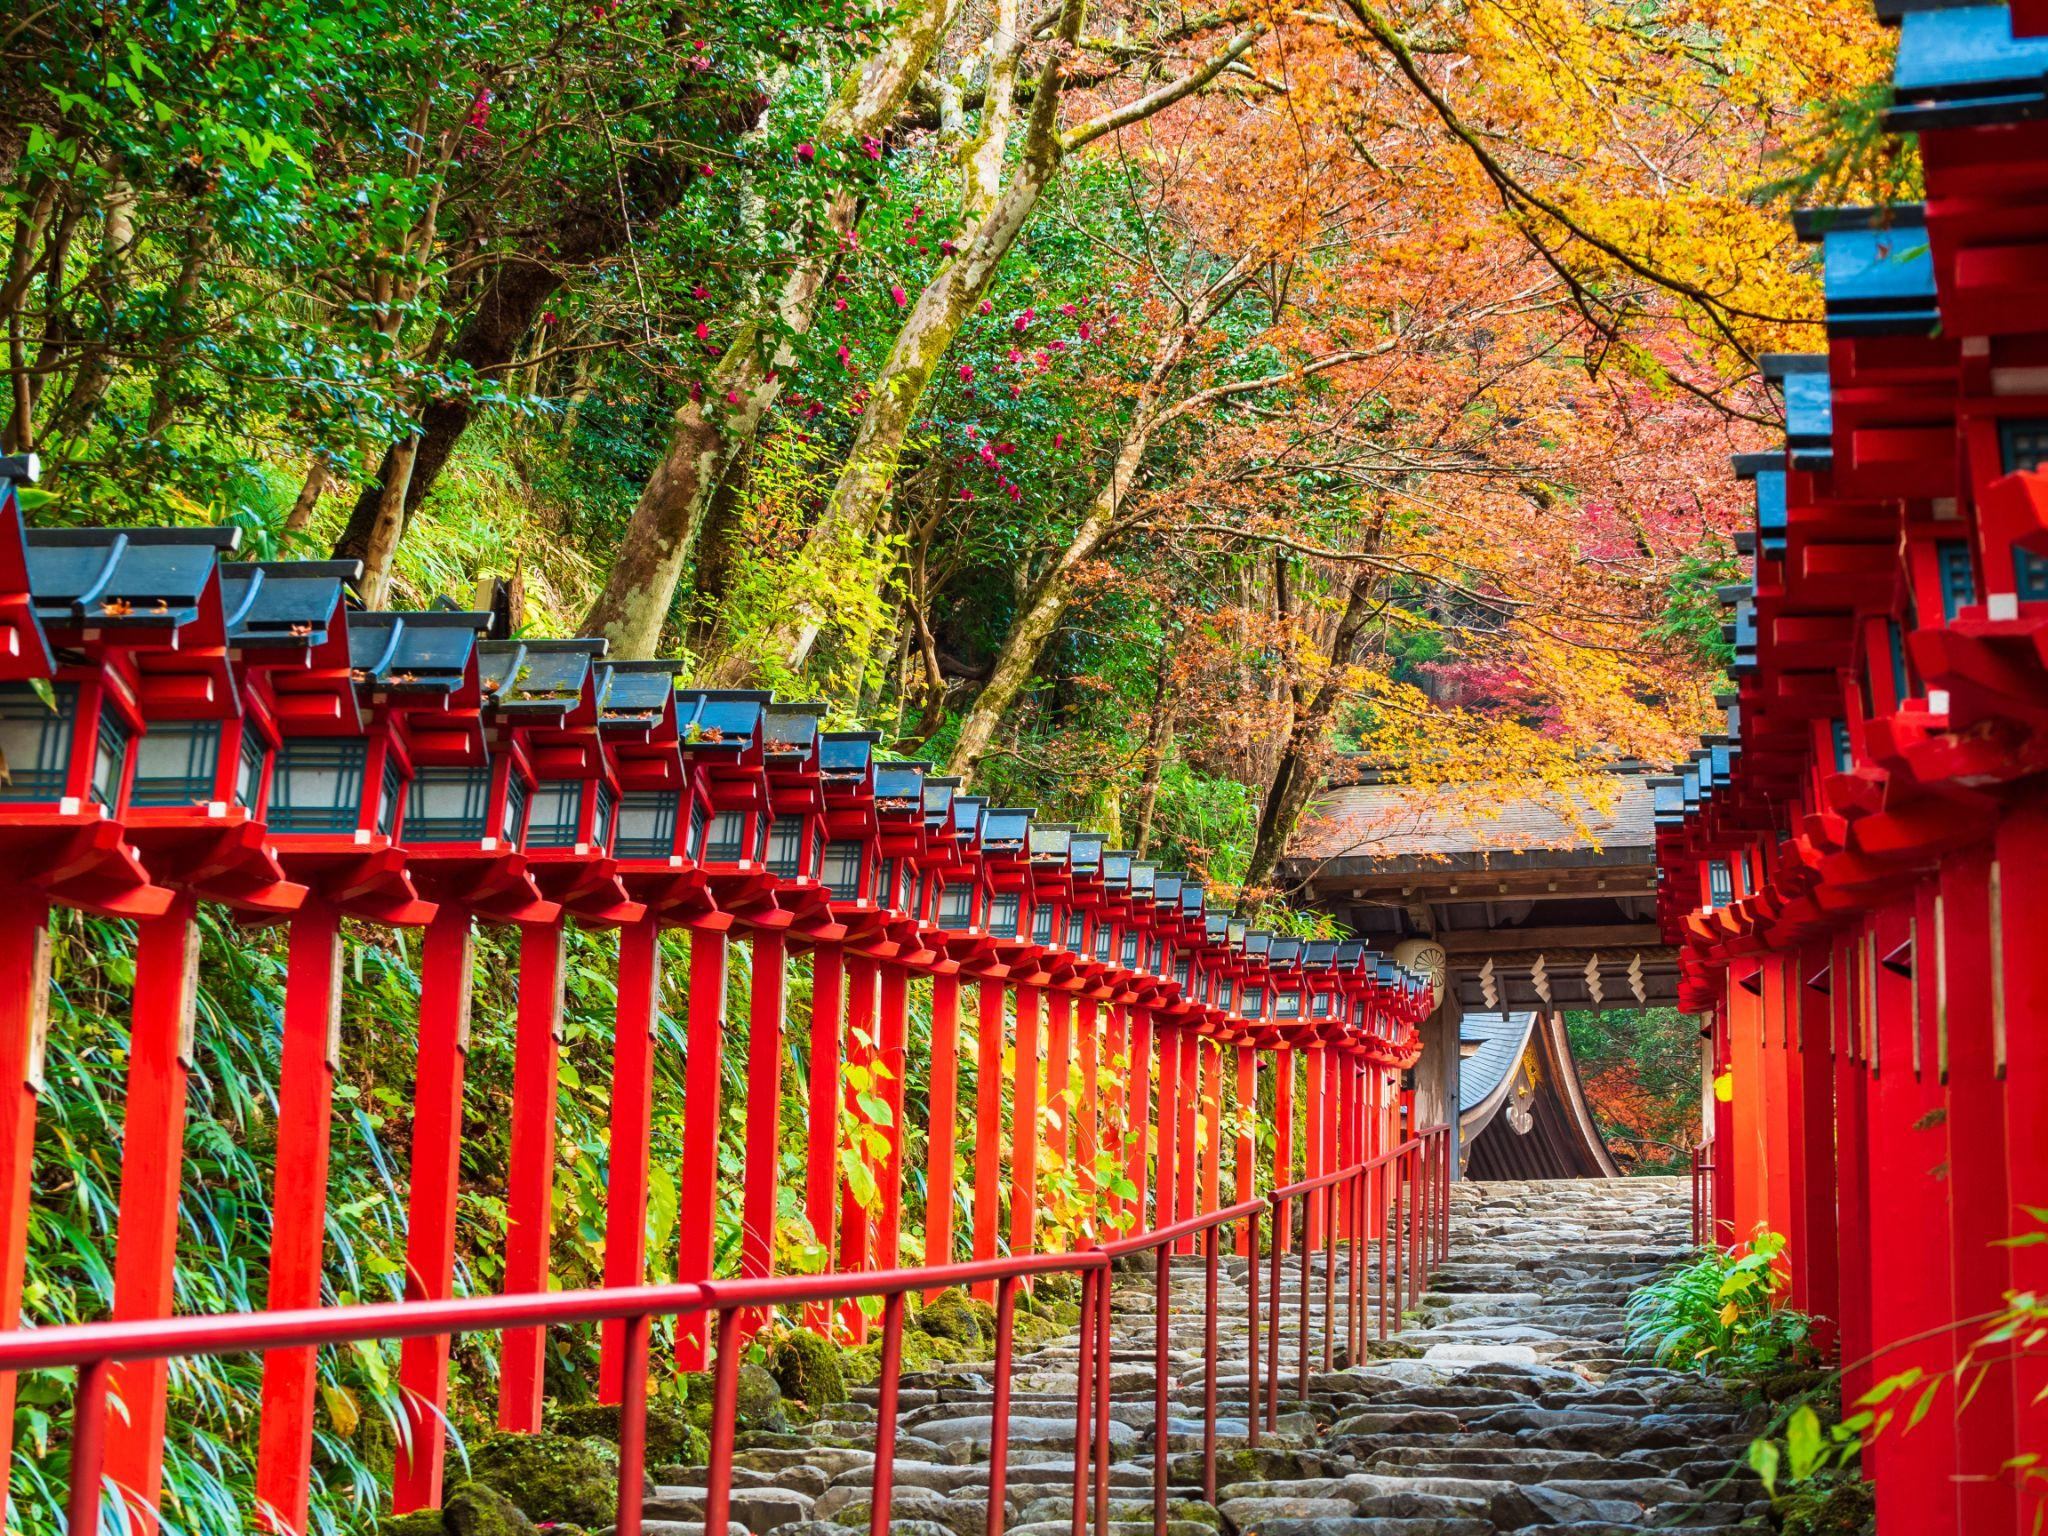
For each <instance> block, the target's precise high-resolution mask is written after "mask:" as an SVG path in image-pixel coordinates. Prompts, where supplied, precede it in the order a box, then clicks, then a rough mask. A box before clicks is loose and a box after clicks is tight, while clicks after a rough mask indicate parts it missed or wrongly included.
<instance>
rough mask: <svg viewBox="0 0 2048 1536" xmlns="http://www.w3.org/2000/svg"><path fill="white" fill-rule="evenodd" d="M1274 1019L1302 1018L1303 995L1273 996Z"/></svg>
mask: <svg viewBox="0 0 2048 1536" xmlns="http://www.w3.org/2000/svg"><path fill="white" fill-rule="evenodd" d="M1273 1017H1275V1018H1276V1019H1298V1018H1300V1017H1301V994H1300V993H1299V992H1275V993H1274V994H1273Z"/></svg>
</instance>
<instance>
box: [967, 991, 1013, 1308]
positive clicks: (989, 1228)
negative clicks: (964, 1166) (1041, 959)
mask: <svg viewBox="0 0 2048 1536" xmlns="http://www.w3.org/2000/svg"><path fill="white" fill-rule="evenodd" d="M1006 990H1007V988H1006V986H1005V983H1004V981H1003V979H1002V978H1001V977H1000V976H984V977H983V978H982V979H981V997H980V1002H979V1006H978V1008H977V1009H976V1011H975V1025H974V1257H975V1258H977V1259H992V1258H994V1257H995V1255H996V1225H997V1222H998V1220H999V1219H1000V1216H1001V1208H1002V1178H1003V994H1004V992H1005V991H1006ZM975 1294H976V1295H977V1296H979V1297H981V1298H982V1299H983V1300H984V1301H992V1300H994V1298H995V1294H996V1283H995V1281H993V1280H985V1281H983V1282H982V1283H981V1284H980V1285H978V1286H976V1287H975Z"/></svg>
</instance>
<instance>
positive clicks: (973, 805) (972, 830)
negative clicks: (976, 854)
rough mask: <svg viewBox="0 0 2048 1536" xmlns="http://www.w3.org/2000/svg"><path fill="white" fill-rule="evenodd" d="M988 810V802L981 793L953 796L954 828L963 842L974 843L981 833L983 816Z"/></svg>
mask: <svg viewBox="0 0 2048 1536" xmlns="http://www.w3.org/2000/svg"><path fill="white" fill-rule="evenodd" d="M987 811H988V802H987V801H986V800H984V799H982V798H981V797H980V796H979V795H955V796H954V797H953V830H954V831H955V832H956V833H958V834H959V836H960V839H961V841H962V842H965V843H969V844H972V843H973V842H974V841H975V839H976V838H977V837H979V836H980V835H981V826H982V818H983V816H984V815H985V814H986V813H987Z"/></svg>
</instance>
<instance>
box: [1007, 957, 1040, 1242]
mask: <svg viewBox="0 0 2048 1536" xmlns="http://www.w3.org/2000/svg"><path fill="white" fill-rule="evenodd" d="M1038 1003H1039V990H1038V988H1036V987H1019V988H1018V989H1017V1077H1016V1082H1015V1084H1014V1086H1013V1087H1012V1088H1011V1099H1010V1252H1011V1253H1013V1254H1023V1253H1031V1252H1033V1251H1034V1250H1035V1248H1036V1246H1037V1237H1038Z"/></svg>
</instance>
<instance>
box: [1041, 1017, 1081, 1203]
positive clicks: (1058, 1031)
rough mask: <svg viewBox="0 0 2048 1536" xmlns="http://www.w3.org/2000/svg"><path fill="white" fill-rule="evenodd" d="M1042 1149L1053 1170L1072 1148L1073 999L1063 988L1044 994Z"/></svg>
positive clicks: (1064, 1163) (1061, 1163)
mask: <svg viewBox="0 0 2048 1536" xmlns="http://www.w3.org/2000/svg"><path fill="white" fill-rule="evenodd" d="M1044 995H1045V1111H1046V1114H1045V1145H1046V1150H1047V1151H1049V1152H1051V1153H1052V1154H1053V1159H1054V1163H1053V1165H1054V1167H1056V1168H1057V1167H1064V1166H1065V1165H1066V1161H1067V1154H1068V1152H1069V1151H1070V1149H1071V1148H1072V1147H1073V1145H1074V1138H1073V1136H1072V1135H1071V1134H1070V1133H1071V1129H1072V1127H1071V1126H1070V1125H1069V1123H1068V1122H1069V1121H1070V1120H1071V1119H1072V1118H1073V1109H1072V1107H1071V1106H1070V1105H1069V1104H1068V1103H1067V1079H1068V1078H1069V1077H1070V1076H1071V1075H1072V1072H1071V1067H1072V1062H1073V1056H1074V1047H1073V1010H1074V996H1073V994H1072V993H1071V992H1068V991H1067V990H1066V989H1065V988H1063V987H1048V988H1047V989H1046V990H1045V994H1044Z"/></svg>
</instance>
